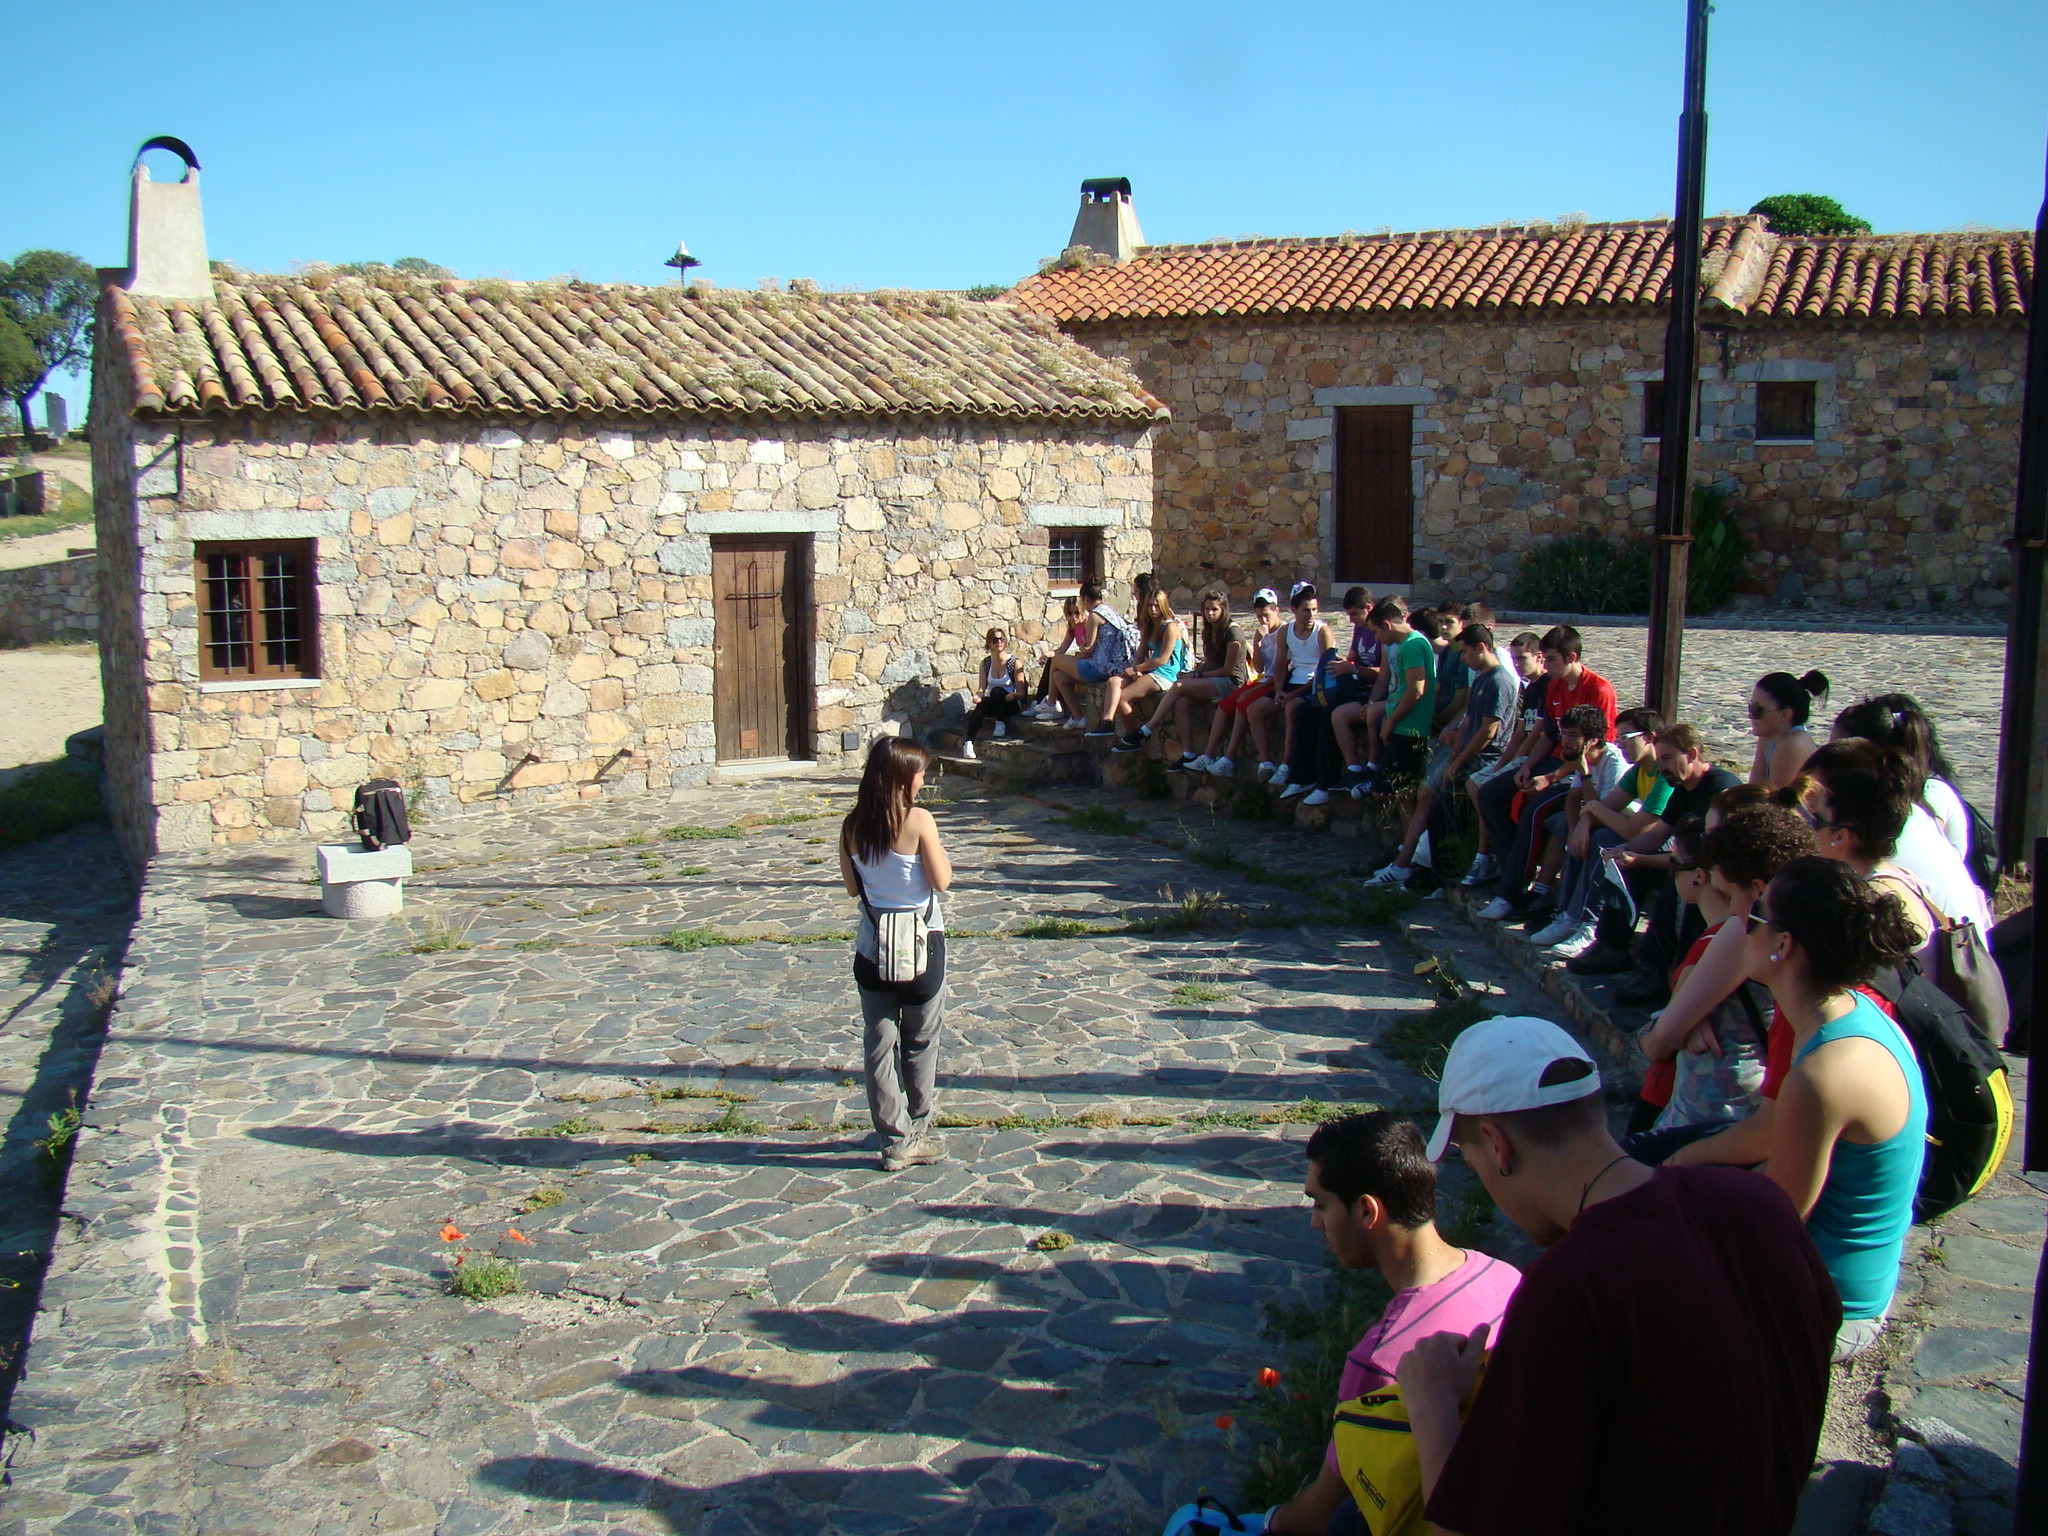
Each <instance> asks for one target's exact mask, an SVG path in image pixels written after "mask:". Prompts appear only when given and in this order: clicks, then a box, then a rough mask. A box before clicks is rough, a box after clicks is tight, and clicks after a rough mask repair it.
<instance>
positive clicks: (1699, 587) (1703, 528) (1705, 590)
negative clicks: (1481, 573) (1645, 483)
mask: <svg viewBox="0 0 2048 1536" xmlns="http://www.w3.org/2000/svg"><path fill="white" fill-rule="evenodd" d="M1692 532H1693V544H1692V558H1691V560H1690V562H1689V563H1688V564H1687V567H1686V583H1685V606H1686V611H1687V612H1688V613H1712V612H1713V611H1714V610H1715V609H1716V608H1720V607H1723V606H1724V605H1726V603H1727V601H1728V599H1729V598H1731V597H1733V596H1734V595H1735V592H1736V589H1737V588H1738V587H1739V586H1740V585H1741V583H1742V565H1743V561H1744V560H1745V559H1746V558H1747V557H1748V554H1749V541H1748V540H1747V539H1745V538H1744V537H1743V536H1742V530H1741V528H1740V527H1739V526H1737V524H1736V521H1735V512H1734V496H1733V494H1732V493H1731V492H1730V491H1729V490H1728V489H1727V487H1725V486H1718V485H1699V486H1694V487H1693V493H1692ZM1508 595H1509V597H1510V599H1511V600H1512V601H1513V602H1514V603H1515V605H1516V606H1517V607H1521V608H1534V609H1536V610H1537V611H1538V612H1549V613H1628V614H1635V613H1648V612H1649V611H1650V550H1649V547H1648V546H1647V545H1644V544H1637V543H1622V542H1618V541H1615V540H1610V539H1606V538H1603V537H1602V536H1600V535H1599V534H1597V533H1572V534H1566V535H1565V536H1564V537H1563V538H1559V539H1552V540H1551V541H1550V542H1549V543H1547V544H1539V545H1537V546H1536V547H1535V548H1534V549H1532V550H1530V551H1529V552H1528V553H1527V554H1526V555H1524V556H1523V557H1522V564H1521V568H1520V569H1519V570H1517V571H1516V572H1515V580H1514V585H1513V587H1512V588H1511V589H1510V590H1509V594H1508Z"/></svg>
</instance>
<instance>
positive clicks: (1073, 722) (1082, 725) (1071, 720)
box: [1061, 715, 1088, 731]
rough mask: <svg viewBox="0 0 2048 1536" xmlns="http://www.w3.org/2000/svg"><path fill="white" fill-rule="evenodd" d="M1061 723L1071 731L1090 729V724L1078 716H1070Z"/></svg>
mask: <svg viewBox="0 0 2048 1536" xmlns="http://www.w3.org/2000/svg"><path fill="white" fill-rule="evenodd" d="M1061 723H1062V724H1063V725H1064V726H1065V727H1066V729H1068V730H1070V731H1085V730H1087V729H1088V722H1087V721H1086V720H1083V719H1081V718H1080V717H1079V716H1077V715H1069V716H1067V718H1066V719H1065V720H1064V721H1062V722H1061Z"/></svg>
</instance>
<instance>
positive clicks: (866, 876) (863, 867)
mask: <svg viewBox="0 0 2048 1536" xmlns="http://www.w3.org/2000/svg"><path fill="white" fill-rule="evenodd" d="M853 867H854V869H855V870H856V871H858V872H859V874H860V883H861V888H862V889H863V890H865V891H866V892H867V896H868V905H869V906H871V907H921V906H923V905H924V904H925V903H926V902H927V901H930V902H931V904H932V907H931V912H932V916H931V921H930V923H928V924H927V925H926V926H927V927H930V928H933V929H943V928H944V927H945V926H946V920H945V916H944V914H943V913H942V912H941V911H940V910H939V902H938V901H937V900H936V893H935V892H934V891H933V890H932V882H931V877H930V876H928V875H927V874H925V872H924V859H923V858H922V856H920V855H918V854H915V853H898V852H897V851H896V850H895V849H893V848H890V849H886V850H884V851H883V854H882V856H881V858H880V859H877V860H875V861H873V862H872V863H871V862H869V861H868V860H866V859H855V860H854V861H853ZM861 921H862V923H863V924H865V923H866V921H867V917H866V914H865V913H863V914H862V917H861Z"/></svg>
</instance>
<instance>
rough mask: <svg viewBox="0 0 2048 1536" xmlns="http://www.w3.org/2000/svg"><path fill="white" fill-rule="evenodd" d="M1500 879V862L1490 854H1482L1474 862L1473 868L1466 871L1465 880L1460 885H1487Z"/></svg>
mask: <svg viewBox="0 0 2048 1536" xmlns="http://www.w3.org/2000/svg"><path fill="white" fill-rule="evenodd" d="M1499 878H1500V861H1499V860H1497V859H1496V858H1494V856H1493V855H1492V854H1490V853H1482V854H1480V855H1479V856H1478V857H1477V858H1475V859H1474V860H1473V861H1472V867H1471V868H1470V869H1468V870H1466V871H1465V878H1464V879H1462V880H1460V881H1459V882H1458V884H1460V885H1465V886H1471V885H1486V884H1488V883H1489V882H1491V881H1494V880H1498V879H1499Z"/></svg>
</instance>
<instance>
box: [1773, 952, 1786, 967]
mask: <svg viewBox="0 0 2048 1536" xmlns="http://www.w3.org/2000/svg"><path fill="white" fill-rule="evenodd" d="M1784 963H1785V951H1783V950H1782V949H1781V950H1779V951H1778V952H1777V953H1776V954H1774V955H1772V956H1771V964H1773V965H1783V964H1784Z"/></svg>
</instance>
